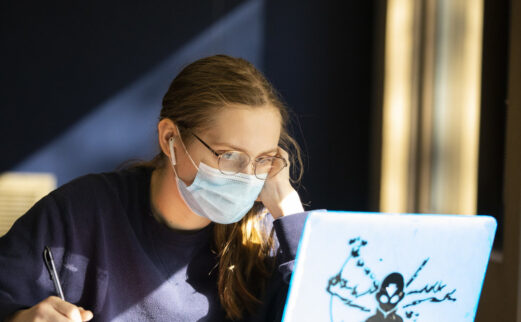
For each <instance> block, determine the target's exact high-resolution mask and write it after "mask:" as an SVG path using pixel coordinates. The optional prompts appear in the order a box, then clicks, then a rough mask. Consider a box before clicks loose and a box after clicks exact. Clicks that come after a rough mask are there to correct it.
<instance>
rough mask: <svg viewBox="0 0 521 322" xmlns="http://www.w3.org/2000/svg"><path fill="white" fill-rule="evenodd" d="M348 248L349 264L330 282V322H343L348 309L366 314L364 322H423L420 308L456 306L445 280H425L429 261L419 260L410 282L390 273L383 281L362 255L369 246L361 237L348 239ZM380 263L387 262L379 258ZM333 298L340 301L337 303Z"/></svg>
mask: <svg viewBox="0 0 521 322" xmlns="http://www.w3.org/2000/svg"><path fill="white" fill-rule="evenodd" d="M347 244H348V252H347V258H346V260H345V261H344V263H343V265H342V267H341V268H340V270H339V271H338V273H337V274H335V275H334V276H332V277H330V278H329V280H328V282H327V287H326V292H327V293H329V295H330V306H329V314H330V321H331V322H341V321H344V318H347V317H345V316H342V313H341V312H346V311H347V312H349V310H345V307H348V308H349V309H351V310H358V311H362V312H367V319H366V320H365V322H380V321H394V322H403V321H404V318H405V319H407V320H408V321H411V322H416V321H421V319H420V317H421V304H424V303H435V304H441V303H447V304H450V302H456V300H457V299H456V297H455V293H456V289H455V288H451V287H449V286H448V285H447V284H445V283H444V282H443V281H442V280H437V281H434V282H432V281H424V280H422V277H421V275H422V274H421V271H422V270H423V269H424V268H425V267H426V266H427V265H428V263H429V260H430V257H426V258H423V259H420V260H418V263H419V266H418V268H417V269H416V270H415V271H414V273H413V274H412V275H410V277H408V279H407V282H405V281H406V278H405V276H406V275H404V274H403V273H401V272H389V273H388V274H387V275H386V276H385V277H384V278H383V279H380V278H378V277H377V276H376V274H375V272H374V271H373V270H372V269H371V264H375V263H367V262H366V261H365V260H364V256H363V254H362V253H363V251H364V247H366V246H367V245H368V244H369V242H368V241H367V240H365V239H363V238H362V237H360V236H359V237H355V238H349V239H348V242H347ZM379 261H380V262H383V261H384V259H383V258H382V257H380V258H379ZM367 297H374V303H373V306H369V305H367V304H366V303H367ZM334 298H338V299H340V301H334ZM362 299H363V300H364V301H362ZM362 302H363V303H362ZM339 305H340V306H342V307H339ZM346 321H347V320H346Z"/></svg>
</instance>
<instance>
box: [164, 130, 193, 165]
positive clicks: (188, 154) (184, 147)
mask: <svg viewBox="0 0 521 322" xmlns="http://www.w3.org/2000/svg"><path fill="white" fill-rule="evenodd" d="M175 127H176V129H177V133H181V132H179V128H178V127H177V125H176V126H175ZM179 138H181V134H179ZM170 141H171V142H172V143H171V144H170V145H171V147H170V154H172V155H173V151H174V137H173V136H172V137H171V138H170ZM179 141H181V145H182V146H183V150H185V153H186V155H187V156H188V159H190V162H192V165H193V166H194V168H196V169H197V170H199V167H198V166H197V165H196V164H195V162H194V160H193V159H192V157H191V156H190V153H188V150H187V149H186V146H185V143H184V142H183V140H182V139H180V140H179ZM172 162H175V157H174V159H172ZM174 165H175V163H174Z"/></svg>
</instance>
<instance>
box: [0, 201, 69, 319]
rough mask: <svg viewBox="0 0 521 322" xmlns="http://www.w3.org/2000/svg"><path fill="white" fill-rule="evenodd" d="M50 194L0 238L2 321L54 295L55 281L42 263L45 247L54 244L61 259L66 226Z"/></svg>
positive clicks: (0, 305)
mask: <svg viewBox="0 0 521 322" xmlns="http://www.w3.org/2000/svg"><path fill="white" fill-rule="evenodd" d="M59 212H60V211H59V209H58V206H57V204H56V202H55V200H54V198H53V197H52V196H51V195H48V196H46V197H44V198H43V199H41V200H40V201H39V202H37V203H36V204H35V205H34V206H33V207H32V208H31V209H30V210H29V211H28V212H27V213H26V214H25V215H24V216H22V217H21V218H19V219H18V220H17V221H16V222H15V224H14V225H13V226H12V227H11V229H10V230H9V232H7V234H5V235H4V236H2V237H0V321H3V320H4V319H5V318H6V317H7V316H8V315H10V314H11V313H13V312H15V311H18V310H20V309H24V308H28V307H30V306H33V305H35V304H36V303H38V302H40V301H41V300H43V299H44V298H46V297H48V296H50V295H53V294H54V292H53V284H52V281H51V280H50V278H49V274H48V273H47V270H46V267H45V264H44V262H43V248H44V246H46V245H48V246H50V247H51V250H52V252H53V255H54V257H55V259H56V258H57V259H59V260H61V257H62V255H63V248H56V247H55V246H56V245H60V244H62V242H61V240H59V239H60V236H63V226H62V222H61V220H60V214H59Z"/></svg>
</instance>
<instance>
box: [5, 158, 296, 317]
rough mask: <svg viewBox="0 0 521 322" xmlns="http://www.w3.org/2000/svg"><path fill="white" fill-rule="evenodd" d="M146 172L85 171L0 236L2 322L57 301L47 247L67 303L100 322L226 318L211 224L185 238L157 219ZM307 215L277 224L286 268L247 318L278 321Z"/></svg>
mask: <svg viewBox="0 0 521 322" xmlns="http://www.w3.org/2000/svg"><path fill="white" fill-rule="evenodd" d="M150 175H151V170H150V169H149V168H133V169H129V170H124V171H119V172H114V173H105V174H97V175H87V176H84V177H82V178H79V179H76V180H74V181H72V182H70V183H68V184H66V185H64V186H62V187H60V188H59V189H57V190H55V191H54V192H52V193H50V194H49V195H48V196H46V197H44V198H43V199H42V200H40V201H39V202H38V203H36V205H35V206H34V207H33V208H31V210H29V211H28V212H27V214H25V215H24V216H22V217H21V218H20V219H19V220H18V221H17V222H16V223H15V224H14V226H13V227H12V228H11V230H10V231H9V232H8V233H7V234H6V235H5V236H3V237H1V238H0V321H3V319H4V318H5V317H6V316H7V315H9V314H11V313H12V312H14V311H17V310H20V309H24V308H27V307H31V306H33V305H35V304H37V303H38V302H40V301H42V300H43V299H45V298H47V297H48V296H50V295H55V294H56V293H55V290H54V286H53V284H52V281H51V280H50V278H49V274H48V272H47V269H46V267H45V264H44V262H43V257H42V251H43V248H44V246H45V245H48V246H50V248H51V250H52V252H53V255H54V259H55V262H56V266H57V270H58V273H59V277H60V279H61V282H62V287H63V292H64V294H65V299H66V300H67V301H68V302H71V303H74V304H76V305H79V306H82V307H84V308H86V309H89V310H91V311H92V312H93V313H94V319H93V320H94V321H147V320H150V321H224V320H225V312H224V310H223V308H222V307H221V305H220V302H219V296H218V292H217V275H218V272H217V268H215V265H216V264H217V258H216V256H215V254H214V253H212V251H211V248H212V247H211V242H212V239H213V236H212V234H213V225H212V224H210V225H209V226H207V227H206V228H203V229H202V230H199V231H196V232H181V231H175V230H172V229H169V228H167V227H166V226H163V225H162V224H160V223H159V222H157V221H156V220H155V219H154V218H153V216H152V212H151V207H150ZM305 217H306V214H305V213H303V214H296V215H291V216H287V217H283V218H280V219H277V220H275V221H274V222H273V225H274V228H275V231H276V235H277V238H278V240H279V244H280V246H279V251H278V253H277V257H278V258H277V263H279V264H280V265H279V266H278V267H277V268H276V269H275V272H274V274H273V276H272V278H271V280H270V281H269V282H268V285H267V290H266V293H265V296H264V298H263V303H262V305H261V306H260V307H259V310H258V312H257V313H256V314H255V315H254V316H245V317H244V319H243V321H279V320H280V318H281V315H282V310H283V307H284V304H285V299H286V292H287V289H288V281H289V276H290V275H291V271H292V266H293V265H292V263H293V260H294V257H295V252H296V249H297V245H298V241H299V238H300V234H301V230H302V227H303V225H304V221H305Z"/></svg>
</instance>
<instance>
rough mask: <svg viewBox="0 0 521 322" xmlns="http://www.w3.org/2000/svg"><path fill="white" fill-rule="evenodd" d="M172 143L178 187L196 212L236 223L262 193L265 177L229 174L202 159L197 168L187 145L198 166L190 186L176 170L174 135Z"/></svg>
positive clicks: (218, 219) (220, 221)
mask: <svg viewBox="0 0 521 322" xmlns="http://www.w3.org/2000/svg"><path fill="white" fill-rule="evenodd" d="M169 144H170V155H171V156H172V167H173V169H174V173H175V176H176V181H177V186H178V188H179V191H180V193H181V196H182V197H183V199H184V201H185V203H186V204H187V205H188V207H189V208H190V209H191V210H192V212H194V213H195V214H197V215H199V216H201V217H205V218H208V219H210V220H211V221H213V222H216V223H219V224H231V223H235V222H238V221H239V220H241V219H242V218H243V217H244V215H246V213H247V212H248V211H249V210H250V209H251V207H252V206H253V203H254V202H255V200H256V199H257V197H258V196H259V194H260V192H261V190H262V187H263V186H264V180H261V179H258V178H257V177H255V176H254V175H250V174H245V173H237V174H234V175H226V174H223V173H221V171H219V170H218V169H215V168H212V167H210V166H208V165H206V164H204V163H202V162H201V163H199V167H197V166H196V165H195V163H194V162H193V161H192V158H191V157H190V155H189V154H188V151H186V148H184V145H183V148H184V149H185V151H186V154H187V155H188V157H189V158H190V161H192V164H193V165H194V166H195V167H196V168H197V175H196V176H195V179H194V182H193V183H192V184H191V185H190V186H187V185H186V184H185V183H184V182H183V181H182V180H181V179H179V176H178V175H177V172H176V170H175V154H174V148H173V146H174V139H173V138H171V139H170V141H169ZM181 144H182V142H181Z"/></svg>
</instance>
